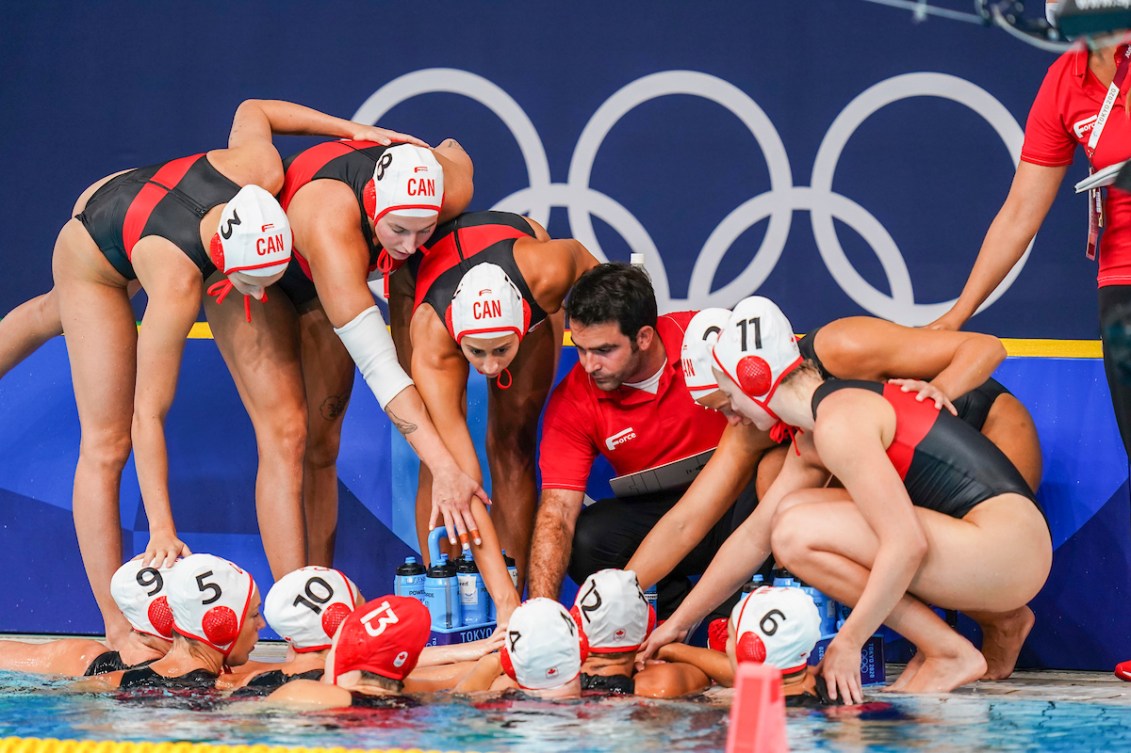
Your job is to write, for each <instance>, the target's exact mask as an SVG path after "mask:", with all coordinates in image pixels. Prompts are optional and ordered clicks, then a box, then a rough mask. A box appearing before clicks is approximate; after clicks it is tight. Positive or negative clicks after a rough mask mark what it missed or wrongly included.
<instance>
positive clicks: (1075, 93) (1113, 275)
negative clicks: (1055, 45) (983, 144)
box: [1021, 48, 1131, 288]
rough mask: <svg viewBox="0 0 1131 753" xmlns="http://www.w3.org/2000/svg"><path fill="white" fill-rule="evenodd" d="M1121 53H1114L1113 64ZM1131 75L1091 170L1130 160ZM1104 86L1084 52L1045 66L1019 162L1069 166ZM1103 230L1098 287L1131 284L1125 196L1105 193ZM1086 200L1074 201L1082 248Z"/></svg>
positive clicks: (1130, 215)
mask: <svg viewBox="0 0 1131 753" xmlns="http://www.w3.org/2000/svg"><path fill="white" fill-rule="evenodd" d="M1122 56H1123V49H1122V48H1120V49H1119V50H1118V51H1117V52H1116V59H1117V60H1118V59H1119V58H1121V57H1122ZM1129 86H1131V75H1128V77H1127V79H1126V80H1125V81H1124V83H1123V94H1121V95H1120V96H1119V97H1117V98H1116V100H1115V105H1114V106H1113V107H1112V108H1111V115H1110V116H1109V117H1108V120H1107V124H1106V125H1105V126H1104V130H1103V134H1101V136H1100V140H1099V143H1098V144H1096V153H1095V156H1094V157H1093V159H1092V167H1093V168H1095V169H1096V170H1100V169H1103V168H1105V167H1107V166H1108V165H1114V164H1115V163H1116V162H1122V161H1123V160H1125V159H1127V158H1128V157H1131V118H1128V113H1127V110H1126V107H1125V94H1126V92H1127V89H1128V87H1129ZM1106 95H1107V87H1106V86H1104V85H1103V84H1101V83H1100V82H1099V79H1097V78H1096V77H1095V76H1094V75H1093V74H1092V73H1091V72H1089V70H1088V51H1087V50H1086V49H1075V48H1074V49H1071V50H1069V51H1068V52H1066V53H1064V54H1063V55H1061V56H1060V57H1059V58H1057V59H1056V62H1054V63H1053V64H1052V65H1051V66H1049V70H1048V73H1047V74H1046V75H1045V80H1044V82H1043V83H1042V84H1041V89H1040V91H1038V92H1037V97H1036V99H1034V100H1033V107H1032V109H1030V110H1029V120H1028V122H1026V124H1025V143H1024V144H1022V146H1021V159H1022V160H1023V161H1025V162H1030V163H1032V164H1034V165H1044V166H1047V167H1060V166H1062V165H1069V164H1072V157H1073V154H1074V153H1075V151H1076V145H1077V144H1079V145H1080V146H1082V147H1083V146H1087V144H1088V139H1089V138H1090V137H1091V135H1092V125H1093V124H1094V123H1095V122H1096V116H1097V115H1098V114H1099V112H1100V108H1101V107H1102V106H1103V101H1104V97H1105V96H1106ZM1105 193H1106V194H1107V196H1106V199H1105V200H1104V215H1105V218H1106V219H1105V227H1104V231H1103V235H1102V236H1101V238H1100V250H1099V261H1100V270H1099V286H1100V287H1101V288H1102V287H1104V286H1107V285H1129V284H1131V193H1127V192H1125V191H1106V192H1105ZM1086 204H1087V202H1086V200H1085V199H1084V198H1083V197H1081V198H1080V224H1081V229H1080V247H1081V248H1083V246H1084V237H1085V230H1086V228H1087V225H1086V224H1085V207H1086Z"/></svg>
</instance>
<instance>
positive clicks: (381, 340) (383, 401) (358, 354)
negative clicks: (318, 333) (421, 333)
mask: <svg viewBox="0 0 1131 753" xmlns="http://www.w3.org/2000/svg"><path fill="white" fill-rule="evenodd" d="M334 332H336V333H337V334H338V337H340V338H341V339H342V343H343V344H344V345H345V346H346V350H348V351H349V353H350V356H352V357H353V360H354V362H355V363H356V364H357V368H358V369H360V370H361V375H362V376H363V377H365V383H366V384H368V385H369V389H371V390H373V394H374V395H376V397H377V402H378V403H380V405H381V410H384V409H385V406H386V405H388V404H389V401H390V400H392V399H393V398H394V397H396V396H397V395H398V394H400V392H401V391H402V390H404V389H406V388H408V387H411V386H412V377H410V376H409V375H408V374H406V373H405V370H404V369H402V368H401V365H400V363H399V362H398V361H397V348H396V346H395V345H393V338H392V337H391V336H390V335H389V330H388V328H387V327H386V326H385V319H384V318H383V317H382V316H381V309H379V308H377V307H376V306H370V307H369V308H367V309H366V310H365V311H362V312H361V313H360V314H358V315H357V316H355V317H354V318H353V321H351V322H350V323H349V324H347V325H346V326H344V327H340V328H339V327H335V328H334Z"/></svg>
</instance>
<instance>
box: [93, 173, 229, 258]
mask: <svg viewBox="0 0 1131 753" xmlns="http://www.w3.org/2000/svg"><path fill="white" fill-rule="evenodd" d="M239 190H240V187H239V186H238V185H236V184H235V183H233V182H232V181H231V180H229V179H228V178H226V177H225V176H224V175H222V174H221V173H220V171H219V170H217V169H216V168H215V167H213V166H212V163H210V162H209V161H208V158H207V156H206V155H204V154H194V155H192V156H189V157H181V158H180V159H175V160H172V161H170V162H164V163H162V164H159V165H150V166H149V167H139V168H136V169H134V170H130V171H128V172H125V173H122V174H121V175H118V176H115V177H114V178H111V179H110V180H109V181H107V182H106V183H105V184H104V185H103V186H101V187H100V188H99V189H98V190H97V191H95V192H94V194H93V195H92V196H91V197H90V200H89V201H88V202H87V203H86V208H85V209H84V210H83V211H82V213H80V214H78V215H76V219H78V221H79V222H81V223H82V224H83V227H85V228H86V230H87V232H88V233H90V237H91V238H93V239H94V242H95V244H96V245H97V246H98V248H99V250H100V251H102V253H103V254H104V255H105V256H106V259H107V260H108V261H109V262H110V264H112V265H113V266H114V269H116V270H118V272H119V273H120V274H121V275H122V276H123V277H125V278H126V279H127V280H134V279H137V274H136V273H135V272H134V268H133V263H132V259H133V250H134V246H135V245H137V242H138V241H140V240H141V239H142V238H145V237H147V236H150V235H157V236H160V237H162V238H165V239H166V240H168V241H170V242H171V243H173V245H175V246H176V247H177V248H179V249H180V250H181V251H183V252H184V253H185V256H187V257H188V258H189V259H191V260H192V262H193V264H195V265H196V266H197V268H198V269H199V270H200V273H201V275H202V276H204V277H208V276H209V275H210V274H212V273H213V272H215V271H216V267H215V266H213V264H212V260H211V258H210V257H209V255H208V251H207V249H205V248H204V244H203V243H202V242H201V240H200V221H201V220H202V219H203V218H204V215H206V214H208V212H209V210H211V209H212V208H213V207H215V206H217V205H219V204H226V203H228V202H229V201H231V199H232V197H233V196H235V195H236V194H237V193H238V192H239Z"/></svg>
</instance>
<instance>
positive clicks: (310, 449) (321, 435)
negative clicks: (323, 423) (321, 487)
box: [306, 426, 342, 469]
mask: <svg viewBox="0 0 1131 753" xmlns="http://www.w3.org/2000/svg"><path fill="white" fill-rule="evenodd" d="M341 442H342V434H341V427H340V426H336V427H334V428H333V429H330V428H327V429H325V430H324V431H315V432H310V433H309V434H307V436H306V464H307V465H308V466H312V467H313V468H316V469H317V468H330V467H332V466H334V465H335V464H336V463H337V462H338V449H339V448H340V446H341Z"/></svg>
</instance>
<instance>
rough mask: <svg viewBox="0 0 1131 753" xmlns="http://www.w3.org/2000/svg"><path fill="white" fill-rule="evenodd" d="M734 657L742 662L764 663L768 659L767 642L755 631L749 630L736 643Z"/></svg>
mask: <svg viewBox="0 0 1131 753" xmlns="http://www.w3.org/2000/svg"><path fill="white" fill-rule="evenodd" d="M734 658H735V659H737V660H738V661H740V662H744V661H749V662H757V663H758V664H762V663H764V662H765V661H766V644H765V643H763V642H762V639H761V638H759V637H758V635H757V634H756V633H754V632H752V631H751V632H747V633H746V634H745V635H743V636H741V637H740V638H739V639H738V640H737V641H735V643H734Z"/></svg>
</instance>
